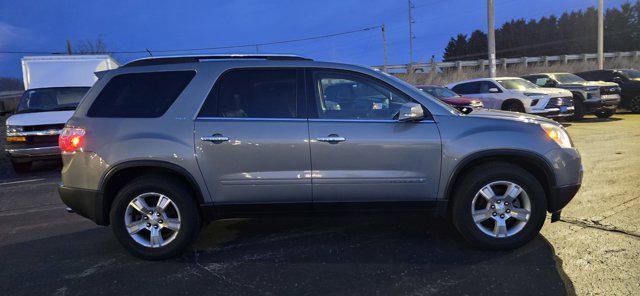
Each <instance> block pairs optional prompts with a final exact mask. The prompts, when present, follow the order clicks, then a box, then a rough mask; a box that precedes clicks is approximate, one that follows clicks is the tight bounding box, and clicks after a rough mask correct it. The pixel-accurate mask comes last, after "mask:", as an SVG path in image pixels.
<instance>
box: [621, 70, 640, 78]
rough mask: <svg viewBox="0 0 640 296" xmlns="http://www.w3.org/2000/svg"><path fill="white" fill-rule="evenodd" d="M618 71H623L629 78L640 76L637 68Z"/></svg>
mask: <svg viewBox="0 0 640 296" xmlns="http://www.w3.org/2000/svg"><path fill="white" fill-rule="evenodd" d="M620 72H622V73H624V75H625V76H627V77H628V78H629V79H637V78H640V71H638V70H620Z"/></svg>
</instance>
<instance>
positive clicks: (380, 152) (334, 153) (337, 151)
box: [307, 70, 441, 202]
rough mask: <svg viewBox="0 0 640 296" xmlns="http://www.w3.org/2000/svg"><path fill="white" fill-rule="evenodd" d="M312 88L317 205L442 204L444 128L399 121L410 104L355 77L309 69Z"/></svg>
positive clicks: (399, 95)
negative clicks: (402, 109) (439, 199)
mask: <svg viewBox="0 0 640 296" xmlns="http://www.w3.org/2000/svg"><path fill="white" fill-rule="evenodd" d="M307 83H308V87H307V89H308V90H309V92H310V93H309V101H310V106H309V110H310V115H312V117H315V118H310V119H309V134H310V140H311V144H310V146H311V159H312V168H313V173H312V176H313V200H314V202H365V201H367V202H368V201H426V200H430V199H435V198H436V194H437V191H438V185H437V184H438V182H439V176H440V162H441V144H440V134H439V131H438V127H437V125H436V124H435V123H434V122H433V120H430V119H425V120H423V121H421V122H399V121H398V120H397V116H398V111H399V109H400V106H401V105H402V104H404V103H407V102H412V101H413V100H412V99H410V98H409V97H408V96H407V95H405V94H403V93H401V92H400V91H398V90H396V89H394V88H393V87H391V86H389V85H387V84H385V83H384V82H382V81H379V80H377V79H375V78H373V77H369V76H367V75H362V74H356V73H351V72H342V71H337V70H330V71H329V70H309V72H308V74H307ZM427 113H428V112H427Z"/></svg>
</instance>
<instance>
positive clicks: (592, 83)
mask: <svg viewBox="0 0 640 296" xmlns="http://www.w3.org/2000/svg"><path fill="white" fill-rule="evenodd" d="M560 85H564V86H569V87H571V86H574V87H578V86H618V84H617V83H613V82H604V81H581V82H572V83H560Z"/></svg>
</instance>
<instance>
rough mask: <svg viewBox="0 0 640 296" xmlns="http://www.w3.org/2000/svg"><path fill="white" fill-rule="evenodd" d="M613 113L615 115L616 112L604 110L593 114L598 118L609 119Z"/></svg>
mask: <svg viewBox="0 0 640 296" xmlns="http://www.w3.org/2000/svg"><path fill="white" fill-rule="evenodd" d="M613 113H616V110H614V109H604V110H598V111H596V112H594V113H593V114H595V115H596V116H597V117H598V118H609V117H611V116H613Z"/></svg>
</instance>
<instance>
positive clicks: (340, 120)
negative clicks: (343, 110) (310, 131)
mask: <svg viewBox="0 0 640 296" xmlns="http://www.w3.org/2000/svg"><path fill="white" fill-rule="evenodd" d="M309 121H310V122H362V123H364V122H370V123H404V122H401V121H399V120H393V119H372V120H368V119H333V118H309ZM412 123H435V121H433V120H431V119H425V120H420V121H412Z"/></svg>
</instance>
